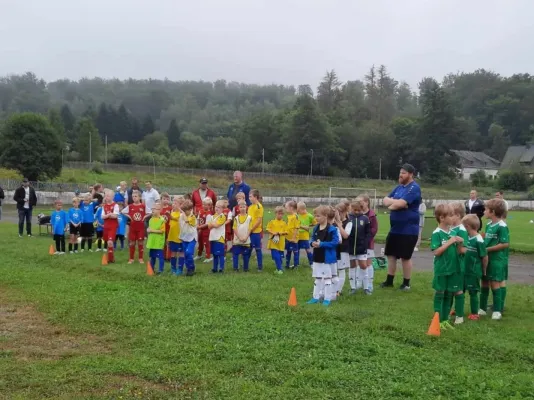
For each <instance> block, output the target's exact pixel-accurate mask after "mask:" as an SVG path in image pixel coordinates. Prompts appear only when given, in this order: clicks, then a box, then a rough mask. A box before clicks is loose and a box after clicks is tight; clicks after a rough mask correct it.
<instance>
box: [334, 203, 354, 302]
mask: <svg viewBox="0 0 534 400" xmlns="http://www.w3.org/2000/svg"><path fill="white" fill-rule="evenodd" d="M336 210H337V218H336V220H335V223H336V227H337V229H338V231H339V233H340V235H341V243H339V244H338V246H337V249H336V252H337V254H336V255H337V279H336V287H335V288H334V290H335V293H336V296H339V295H341V293H342V291H343V286H344V285H345V280H346V278H347V273H346V272H347V268H349V267H350V256H349V235H350V232H351V231H352V222H351V221H350V219H349V218H348V213H347V207H346V206H345V204H344V203H339V204H338V205H337V206H336Z"/></svg>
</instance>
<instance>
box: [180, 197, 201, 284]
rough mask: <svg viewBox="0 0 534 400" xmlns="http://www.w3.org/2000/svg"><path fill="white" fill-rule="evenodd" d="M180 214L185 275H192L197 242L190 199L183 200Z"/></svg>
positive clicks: (195, 220)
mask: <svg viewBox="0 0 534 400" xmlns="http://www.w3.org/2000/svg"><path fill="white" fill-rule="evenodd" d="M182 211H183V212H182V214H181V215H180V221H179V223H180V240H181V241H182V247H183V250H184V258H185V267H186V268H187V273H186V276H193V274H194V273H195V260H194V258H193V257H194V254H195V246H196V244H197V218H196V217H195V214H193V203H192V202H191V200H186V201H184V204H183V205H182Z"/></svg>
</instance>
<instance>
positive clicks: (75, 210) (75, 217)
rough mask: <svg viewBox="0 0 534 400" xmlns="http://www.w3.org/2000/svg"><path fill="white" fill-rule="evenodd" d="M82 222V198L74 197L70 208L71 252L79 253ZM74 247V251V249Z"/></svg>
mask: <svg viewBox="0 0 534 400" xmlns="http://www.w3.org/2000/svg"><path fill="white" fill-rule="evenodd" d="M81 224H82V211H81V210H80V200H79V199H78V198H77V197H75V198H74V199H72V208H71V209H70V210H69V233H70V237H69V253H70V254H74V253H78V235H79V234H80V225H81ZM73 247H74V251H73Z"/></svg>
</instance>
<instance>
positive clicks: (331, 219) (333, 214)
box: [328, 207, 343, 301]
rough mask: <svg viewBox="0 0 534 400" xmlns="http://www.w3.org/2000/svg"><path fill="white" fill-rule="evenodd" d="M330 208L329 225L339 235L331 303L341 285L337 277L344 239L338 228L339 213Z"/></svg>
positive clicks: (331, 266)
mask: <svg viewBox="0 0 534 400" xmlns="http://www.w3.org/2000/svg"><path fill="white" fill-rule="evenodd" d="M329 208H330V210H329V212H328V224H329V225H330V226H332V227H334V229H335V230H336V235H337V246H336V262H335V263H334V264H330V268H331V269H332V289H331V290H330V298H329V299H328V300H330V301H334V300H337V287H338V285H339V278H338V276H337V262H338V261H339V259H340V256H341V254H339V253H338V246H339V245H340V244H341V242H342V240H343V237H342V236H341V231H340V230H339V229H338V228H337V224H336V220H338V219H339V213H338V211H337V209H336V208H335V207H329ZM338 256H339V257H338Z"/></svg>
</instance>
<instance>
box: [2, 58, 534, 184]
mask: <svg viewBox="0 0 534 400" xmlns="http://www.w3.org/2000/svg"><path fill="white" fill-rule="evenodd" d="M20 113H33V114H41V116H44V117H46V119H47V124H48V125H49V126H48V127H47V128H46V129H51V132H52V131H53V132H55V133H57V137H58V141H57V142H50V141H48V142H46V141H42V142H40V143H42V144H41V147H45V148H44V149H43V148H39V145H37V144H35V146H34V147H35V149H34V151H35V152H36V153H42V152H43V151H51V149H49V148H48V147H50V146H53V147H56V158H55V161H54V162H55V164H57V154H59V151H61V157H62V158H64V159H65V160H79V161H89V160H91V161H100V162H110V163H131V164H152V163H153V162H154V163H156V164H157V165H160V166H177V167H186V168H213V169H243V170H248V171H262V170H265V171H266V172H284V173H296V174H304V175H305V174H310V173H312V174H314V175H333V176H347V177H349V176H350V177H355V178H363V177H366V178H379V177H381V178H386V177H394V176H395V175H396V174H397V173H398V166H399V165H400V164H401V163H403V162H410V163H412V164H414V165H415V166H416V168H417V169H418V171H419V172H420V173H421V175H422V176H423V177H424V178H425V179H428V180H429V181H432V182H442V181H446V180H450V179H454V178H455V175H456V168H455V167H456V166H457V163H458V160H457V159H456V158H455V156H454V154H453V153H451V151H450V150H473V151H483V152H485V153H486V154H488V155H490V156H492V157H494V158H496V159H499V160H502V158H503V156H504V153H505V152H506V149H507V147H508V146H509V145H519V144H525V143H526V142H529V141H530V140H532V139H533V138H534V76H531V75H529V74H515V75H513V76H510V77H503V76H500V75H499V74H497V73H495V72H492V71H487V70H484V69H479V70H476V71H474V72H469V73H466V72H460V73H451V74H449V75H447V76H445V77H444V78H443V79H441V81H439V80H437V79H436V78H432V77H423V78H422V79H421V81H420V83H419V84H418V87H417V88H413V87H410V85H408V84H407V83H406V82H403V81H400V82H399V81H397V80H396V79H395V78H394V77H393V76H391V74H390V73H389V72H388V69H387V67H386V66H384V65H380V66H378V67H375V66H373V67H371V68H370V69H369V72H368V73H367V74H366V75H365V76H364V77H361V79H357V80H347V81H343V80H342V79H341V77H338V76H337V74H336V72H335V71H334V70H331V71H327V72H326V73H325V75H324V77H323V79H322V80H321V82H320V83H319V85H318V87H317V88H312V87H311V86H310V85H300V86H282V85H276V84H272V85H253V84H243V83H238V82H226V81H225V80H218V81H216V82H204V81H179V82H175V81H170V80H154V79H146V80H135V79H128V80H119V79H102V78H91V79H89V78H84V79H80V80H79V81H72V80H68V79H63V80H58V81H54V82H45V81H44V80H43V79H40V78H39V77H37V76H36V75H35V74H34V73H31V72H27V73H25V74H23V75H10V76H5V77H2V78H0V120H3V121H4V125H5V126H4V129H3V131H4V133H3V136H4V138H3V139H2V137H0V140H4V141H6V140H8V139H7V138H8V136H9V135H8V133H6V132H8V131H9V132H10V133H11V138H12V139H13V140H16V134H15V133H16V129H15V128H13V127H12V126H11V125H9V124H8V122H7V121H8V120H9V118H10V117H11V116H13V115H15V114H20ZM23 115H27V114H23ZM43 123H44V122H43ZM0 124H1V122H0ZM7 125H9V126H11V128H9V129H6V128H7ZM43 129H45V128H43ZM46 129H45V130H46ZM10 140H11V139H10ZM90 142H91V145H89V143H90ZM5 143H8V142H5ZM9 143H10V145H11V146H12V147H11V148H12V149H13V148H15V147H13V146H15V142H13V141H12V142H9ZM106 143H107V151H105V145H106ZM6 146H7V144H6ZM57 147H59V150H58V149H57ZM6 148H7V147H5V146H4V149H6ZM28 151H30V152H31V151H32V150H31V149H28ZM6 152H7V150H6ZM38 155H39V154H35V156H36V157H37V156H38ZM312 157H313V159H312ZM13 161H14V160H13V156H11V161H10V157H8V156H7V155H6V154H4V155H3V156H1V157H0V162H1V163H2V164H4V165H5V166H8V167H10V166H13ZM42 162H45V161H42ZM312 165H313V167H312ZM311 168H313V170H311ZM53 174H54V173H53V172H49V173H48V175H49V176H51V175H53ZM41 178H42V177H41Z"/></svg>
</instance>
